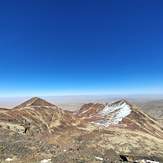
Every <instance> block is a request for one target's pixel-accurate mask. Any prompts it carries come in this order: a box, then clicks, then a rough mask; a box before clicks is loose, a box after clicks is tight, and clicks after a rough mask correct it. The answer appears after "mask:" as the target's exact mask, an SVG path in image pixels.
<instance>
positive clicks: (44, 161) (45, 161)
mask: <svg viewBox="0 0 163 163" xmlns="http://www.w3.org/2000/svg"><path fill="white" fill-rule="evenodd" d="M47 162H51V159H43V160H42V161H41V163H47Z"/></svg>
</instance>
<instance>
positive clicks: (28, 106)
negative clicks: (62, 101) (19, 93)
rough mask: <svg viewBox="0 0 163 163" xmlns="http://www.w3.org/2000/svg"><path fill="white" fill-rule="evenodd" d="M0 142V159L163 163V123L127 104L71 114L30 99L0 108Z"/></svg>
mask: <svg viewBox="0 0 163 163" xmlns="http://www.w3.org/2000/svg"><path fill="white" fill-rule="evenodd" d="M0 140H1V142H0V153H1V154H0V159H1V161H4V160H5V156H7V155H8V156H10V157H11V156H12V158H13V161H16V162H21V161H22V160H23V158H24V157H25V159H26V161H25V162H31V163H32V162H40V159H43V158H45V157H48V158H49V157H50V158H51V160H49V162H50V161H52V162H60V161H61V159H63V160H62V161H63V162H64V161H65V162H66V161H68V162H74V160H76V162H80V161H83V162H84V161H85V162H88V163H89V162H91V163H92V162H96V161H100V159H101V162H102V161H106V162H109V158H110V160H112V161H114V162H122V161H123V160H125V159H126V160H127V161H131V162H132V161H133V162H134V161H135V160H136V159H137V160H141V159H143V158H144V159H145V158H146V159H151V160H156V161H157V160H158V161H160V162H161V161H163V150H162V149H163V127H162V125H161V124H160V123H159V122H158V121H157V120H155V119H153V118H151V117H150V116H149V115H147V114H146V113H144V112H143V111H142V110H141V109H140V108H138V107H137V106H135V105H133V104H131V103H129V102H128V101H126V100H117V101H113V102H109V103H103V104H100V103H96V104H95V103H89V104H85V105H83V106H82V107H81V109H79V110H78V111H76V112H70V111H65V110H63V109H61V108H59V107H57V106H55V105H53V104H51V103H49V102H47V101H45V100H43V99H40V98H37V97H34V98H32V99H30V100H28V101H26V102H24V103H22V104H21V105H19V106H16V107H14V108H13V109H5V108H1V109H0ZM38 140H39V142H38ZM40 141H43V142H44V143H43V142H42V143H40ZM13 143H16V144H17V143H19V146H20V145H21V146H20V148H21V147H23V149H25V150H24V151H22V150H20V149H19V148H17V147H16V146H14V145H12V146H11V144H13ZM42 144H44V147H42ZM17 146H18V145H17ZM42 148H45V150H42ZM36 151H39V154H38V155H35V156H33V155H34V153H36ZM51 151H53V152H51ZM106 153H107V154H106ZM15 155H16V157H15ZM20 155H21V156H20ZM30 155H31V156H32V157H31V156H30ZM61 156H62V157H63V156H64V157H63V158H62V157H61ZM70 156H71V157H70ZM98 158H100V159H98ZM111 158H112V159H111ZM6 159H7V158H6ZM57 159H60V160H58V161H57Z"/></svg>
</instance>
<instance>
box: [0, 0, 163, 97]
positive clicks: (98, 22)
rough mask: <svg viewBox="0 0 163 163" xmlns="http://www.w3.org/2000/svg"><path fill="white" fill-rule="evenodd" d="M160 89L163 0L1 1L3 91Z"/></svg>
mask: <svg viewBox="0 0 163 163" xmlns="http://www.w3.org/2000/svg"><path fill="white" fill-rule="evenodd" d="M121 93H122V94H123V93H125V94H126V93H129V94H130V93H131V94H137V93H138V94H139V93H140V94H141V93H150V94H152V93H163V1H162V0H143V1H141V0H48V1H47V0H1V1H0V96H1V97H3V96H29V95H31V96H40V95H80V94H82V95H84V94H90V95H91V94H121Z"/></svg>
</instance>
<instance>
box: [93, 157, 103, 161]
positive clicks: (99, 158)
mask: <svg viewBox="0 0 163 163" xmlns="http://www.w3.org/2000/svg"><path fill="white" fill-rule="evenodd" d="M95 158H96V160H100V161H103V160H104V159H103V158H101V157H95Z"/></svg>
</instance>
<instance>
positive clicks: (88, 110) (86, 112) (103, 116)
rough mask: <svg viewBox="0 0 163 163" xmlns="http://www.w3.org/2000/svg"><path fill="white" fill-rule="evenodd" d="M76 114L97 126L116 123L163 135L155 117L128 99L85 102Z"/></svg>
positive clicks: (123, 126) (132, 128)
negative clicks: (100, 102) (99, 102)
mask: <svg viewBox="0 0 163 163" xmlns="http://www.w3.org/2000/svg"><path fill="white" fill-rule="evenodd" d="M75 115H76V116H77V117H79V118H80V119H82V120H85V121H87V122H90V123H92V124H95V125H97V126H102V127H108V126H110V125H112V126H113V125H114V126H116V127H120V128H127V129H130V130H134V131H135V130H139V131H142V132H146V133H149V134H151V135H154V136H156V137H160V138H162V136H163V135H162V130H163V128H162V127H161V125H160V124H159V123H158V122H157V121H156V120H155V119H153V118H151V117H150V116H148V115H147V114H146V113H144V112H143V111H142V110H141V109H140V108H138V107H136V106H135V105H133V104H130V103H129V102H128V101H126V100H118V101H115V102H110V103H105V104H85V105H83V107H82V108H81V109H80V110H79V111H78V112H76V113H75Z"/></svg>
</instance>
